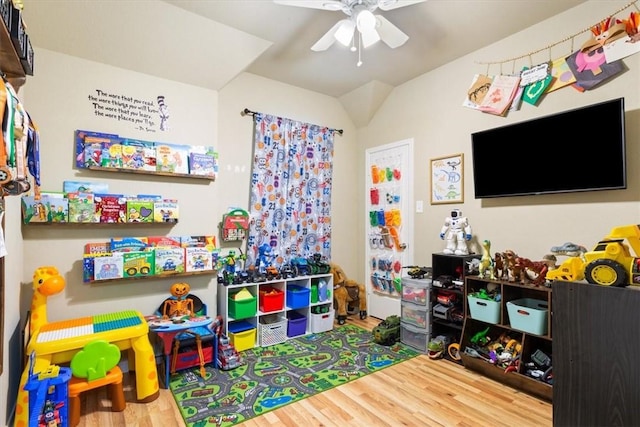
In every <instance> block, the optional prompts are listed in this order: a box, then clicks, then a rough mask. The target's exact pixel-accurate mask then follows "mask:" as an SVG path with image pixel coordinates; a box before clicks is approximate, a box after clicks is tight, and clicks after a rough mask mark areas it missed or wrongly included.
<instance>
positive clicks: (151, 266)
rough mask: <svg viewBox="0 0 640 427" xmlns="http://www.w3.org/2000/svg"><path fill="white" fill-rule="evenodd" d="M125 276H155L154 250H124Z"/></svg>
mask: <svg viewBox="0 0 640 427" xmlns="http://www.w3.org/2000/svg"><path fill="white" fill-rule="evenodd" d="M122 257H123V259H124V262H123V264H124V265H123V270H124V277H140V276H153V275H154V274H155V272H156V264H155V259H154V257H155V254H154V252H153V251H143V252H124V253H123V254H122Z"/></svg>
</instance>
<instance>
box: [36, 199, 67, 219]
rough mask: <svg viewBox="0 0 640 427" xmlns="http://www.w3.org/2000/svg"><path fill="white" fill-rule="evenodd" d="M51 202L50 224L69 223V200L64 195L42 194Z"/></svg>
mask: <svg viewBox="0 0 640 427" xmlns="http://www.w3.org/2000/svg"><path fill="white" fill-rule="evenodd" d="M41 196H42V197H43V198H45V197H46V199H47V200H48V201H49V222H69V199H67V198H66V197H64V193H53V192H46V193H45V192H42V193H41Z"/></svg>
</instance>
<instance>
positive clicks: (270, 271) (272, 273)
mask: <svg viewBox="0 0 640 427" xmlns="http://www.w3.org/2000/svg"><path fill="white" fill-rule="evenodd" d="M265 274H266V276H267V280H274V279H279V278H280V272H279V271H278V269H277V268H276V267H274V266H273V265H270V266H268V267H266V270H265Z"/></svg>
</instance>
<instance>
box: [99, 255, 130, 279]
mask: <svg viewBox="0 0 640 427" xmlns="http://www.w3.org/2000/svg"><path fill="white" fill-rule="evenodd" d="M123 268H124V257H123V254H121V253H112V254H109V255H106V256H97V257H94V258H93V279H94V280H108V279H120V278H122V277H124V271H123Z"/></svg>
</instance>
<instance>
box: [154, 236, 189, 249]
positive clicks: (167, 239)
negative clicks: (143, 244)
mask: <svg viewBox="0 0 640 427" xmlns="http://www.w3.org/2000/svg"><path fill="white" fill-rule="evenodd" d="M147 242H148V245H149V247H153V248H166V247H176V248H180V247H181V246H180V237H177V236H175V237H172V236H148V237H147Z"/></svg>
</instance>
